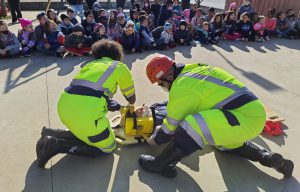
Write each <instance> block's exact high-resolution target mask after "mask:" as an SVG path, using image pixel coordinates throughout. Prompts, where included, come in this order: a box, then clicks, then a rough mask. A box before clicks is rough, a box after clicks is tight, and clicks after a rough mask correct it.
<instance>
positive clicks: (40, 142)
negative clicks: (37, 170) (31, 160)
mask: <svg viewBox="0 0 300 192" xmlns="http://www.w3.org/2000/svg"><path fill="white" fill-rule="evenodd" d="M42 149H43V137H41V138H40V139H39V140H38V141H37V143H36V146H35V152H36V158H37V159H38V158H39V156H40V154H41V151H42Z"/></svg>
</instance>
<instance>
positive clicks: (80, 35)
mask: <svg viewBox="0 0 300 192" xmlns="http://www.w3.org/2000/svg"><path fill="white" fill-rule="evenodd" d="M90 46H91V38H88V37H87V36H85V35H84V29H83V27H82V26H81V25H79V24H77V25H75V26H74V28H73V32H72V33H71V34H70V35H69V36H68V37H67V38H66V40H65V47H66V54H65V55H64V57H65V56H66V55H67V54H68V53H71V54H72V55H78V56H83V55H84V54H85V53H89V52H90V51H91V48H90Z"/></svg>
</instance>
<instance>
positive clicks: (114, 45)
mask: <svg viewBox="0 0 300 192" xmlns="http://www.w3.org/2000/svg"><path fill="white" fill-rule="evenodd" d="M92 53H93V56H94V58H95V59H101V58H102V57H109V58H111V59H113V60H117V61H121V60H123V57H124V54H123V49H122V45H120V44H119V43H118V42H116V41H113V40H110V39H103V40H100V41H97V42H96V43H94V44H93V46H92Z"/></svg>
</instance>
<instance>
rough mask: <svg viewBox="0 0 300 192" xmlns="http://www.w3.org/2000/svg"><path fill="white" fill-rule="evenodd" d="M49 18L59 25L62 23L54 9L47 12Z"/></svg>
mask: <svg viewBox="0 0 300 192" xmlns="http://www.w3.org/2000/svg"><path fill="white" fill-rule="evenodd" d="M47 17H48V19H50V20H52V21H54V22H55V23H56V24H57V25H58V24H59V23H60V20H59V19H58V17H57V14H56V12H55V11H54V9H49V10H48V11H47Z"/></svg>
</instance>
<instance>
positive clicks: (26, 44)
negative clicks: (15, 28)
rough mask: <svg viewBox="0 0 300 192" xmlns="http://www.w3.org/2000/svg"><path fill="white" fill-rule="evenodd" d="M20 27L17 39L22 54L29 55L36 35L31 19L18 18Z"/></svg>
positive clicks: (34, 43)
mask: <svg viewBox="0 0 300 192" xmlns="http://www.w3.org/2000/svg"><path fill="white" fill-rule="evenodd" d="M19 21H20V24H21V27H22V29H20V30H19V32H18V39H19V42H20V43H21V46H22V53H21V55H22V56H25V57H30V56H31V51H32V49H33V48H34V47H35V45H36V35H35V33H34V30H33V26H32V21H31V20H29V19H25V18H20V19H19Z"/></svg>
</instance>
